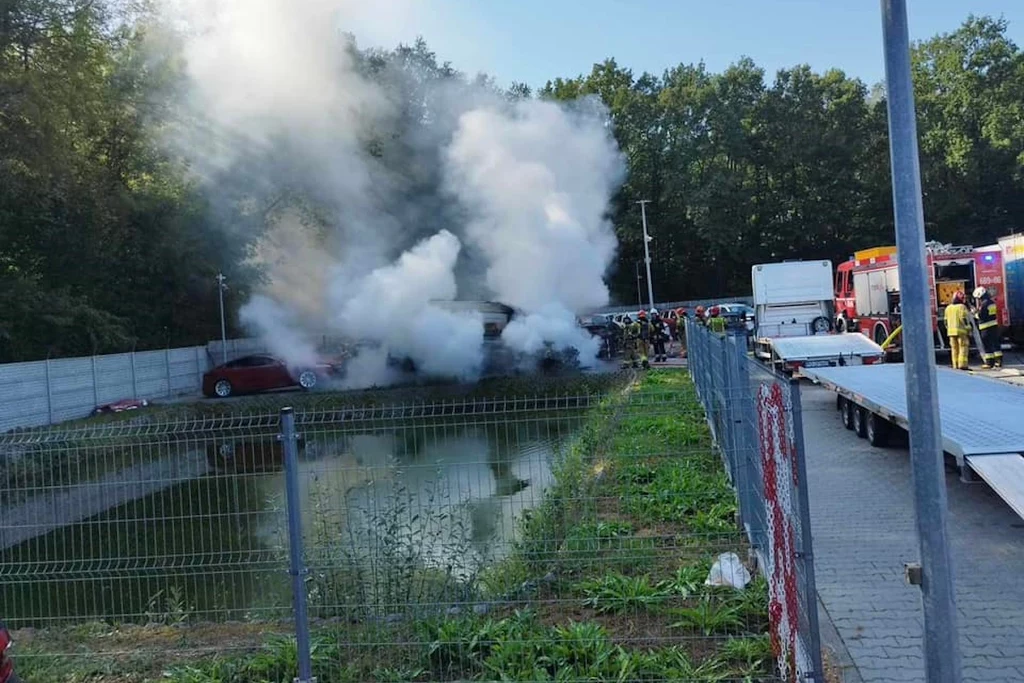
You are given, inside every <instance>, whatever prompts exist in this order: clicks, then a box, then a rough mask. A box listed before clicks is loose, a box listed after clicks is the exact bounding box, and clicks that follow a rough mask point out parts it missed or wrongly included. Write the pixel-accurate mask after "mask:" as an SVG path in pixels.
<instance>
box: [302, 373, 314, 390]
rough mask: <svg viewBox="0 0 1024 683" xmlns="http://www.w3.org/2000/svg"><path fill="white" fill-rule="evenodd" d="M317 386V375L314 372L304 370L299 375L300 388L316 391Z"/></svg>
mask: <svg viewBox="0 0 1024 683" xmlns="http://www.w3.org/2000/svg"><path fill="white" fill-rule="evenodd" d="M316 384H317V376H316V373H315V372H313V371H312V370H303V371H302V372H300V373H299V386H300V387H302V388H303V389H305V390H306V391H309V390H310V389H315V388H316Z"/></svg>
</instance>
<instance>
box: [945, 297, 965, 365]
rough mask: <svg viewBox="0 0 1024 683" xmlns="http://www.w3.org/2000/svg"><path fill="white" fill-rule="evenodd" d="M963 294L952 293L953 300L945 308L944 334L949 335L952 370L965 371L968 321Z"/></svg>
mask: <svg viewBox="0 0 1024 683" xmlns="http://www.w3.org/2000/svg"><path fill="white" fill-rule="evenodd" d="M965 298H966V297H965V296H964V293H963V292H954V293H953V300H952V301H951V302H950V304H949V305H948V306H946V314H945V318H946V334H948V335H949V349H950V355H951V356H952V361H953V369H954V370H967V369H968V367H967V366H968V360H967V353H968V348H969V346H970V339H971V337H970V329H971V328H970V324H971V323H970V321H969V320H968V319H967V306H965V305H964V299H965Z"/></svg>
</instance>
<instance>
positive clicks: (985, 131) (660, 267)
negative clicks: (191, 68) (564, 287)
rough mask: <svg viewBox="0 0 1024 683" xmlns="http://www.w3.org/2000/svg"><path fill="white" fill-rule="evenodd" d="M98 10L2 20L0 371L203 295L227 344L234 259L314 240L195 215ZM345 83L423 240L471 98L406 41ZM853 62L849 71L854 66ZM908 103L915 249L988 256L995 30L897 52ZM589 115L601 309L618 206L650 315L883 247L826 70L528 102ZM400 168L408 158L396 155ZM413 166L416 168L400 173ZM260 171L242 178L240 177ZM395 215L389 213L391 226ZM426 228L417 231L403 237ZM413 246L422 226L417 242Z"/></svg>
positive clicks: (1017, 193)
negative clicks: (912, 124) (605, 113)
mask: <svg viewBox="0 0 1024 683" xmlns="http://www.w3.org/2000/svg"><path fill="white" fill-rule="evenodd" d="M124 6H130V5H125V4H124V3H112V4H106V3H103V2H99V1H96V0H90V1H85V0H8V1H7V2H4V3H0V362H9V361H15V360H32V359H38V358H45V357H47V356H54V357H56V356H62V355H76V354H89V353H93V352H99V353H102V352H109V351H120V350H125V349H130V348H132V347H133V346H135V347H137V348H140V349H141V348H160V347H163V346H165V345H185V344H194V343H204V342H205V341H207V340H209V339H213V338H216V337H218V336H219V332H220V329H219V313H218V300H217V294H218V292H217V284H216V281H215V276H216V275H217V273H218V272H223V273H224V274H225V275H226V276H227V277H228V281H229V284H230V289H229V290H228V292H227V304H228V306H227V308H228V317H229V326H230V327H232V328H235V319H236V312H237V308H238V306H239V305H240V304H241V303H242V302H243V301H244V300H245V297H246V295H247V292H249V291H251V290H252V288H254V287H255V286H257V285H258V284H259V283H260V280H261V277H262V274H261V271H260V269H259V268H258V267H257V266H256V265H254V263H253V260H252V257H253V254H254V244H255V241H256V240H257V239H258V238H259V236H260V235H261V234H262V232H263V230H264V229H265V228H266V226H267V224H268V223H269V222H271V221H272V220H273V218H274V215H275V212H278V211H281V210H284V209H286V208H287V209H295V208H296V207H298V208H299V209H301V210H302V211H304V212H306V213H308V214H310V216H311V221H312V222H313V223H314V224H315V223H316V222H317V221H325V222H328V223H329V221H330V218H329V217H327V216H325V215H323V213H322V212H320V211H319V210H318V209H319V208H322V205H319V204H318V200H319V199H320V198H318V197H303V196H301V192H297V191H296V188H294V187H287V186H274V185H270V186H267V185H266V184H263V185H259V186H258V191H255V192H254V190H253V187H252V186H249V187H244V186H242V185H241V184H239V183H233V182H231V179H232V178H237V177H240V176H242V175H244V174H241V173H236V172H235V171H238V170H239V169H231V171H232V173H231V174H230V175H231V178H228V177H225V178H224V179H223V182H220V183H218V185H217V188H218V194H217V195H216V196H211V195H210V194H208V193H206V192H204V189H203V188H202V187H200V186H199V185H198V184H197V183H196V181H195V180H194V179H193V176H192V174H191V173H190V170H189V167H188V165H187V163H186V161H185V160H184V159H182V158H178V157H177V156H175V155H174V154H172V153H170V152H169V151H168V149H169V148H168V146H167V145H166V144H165V142H166V141H165V140H164V139H162V137H161V136H162V135H163V134H164V132H165V131H166V129H167V128H168V127H169V126H172V125H175V124H176V123H178V124H180V121H175V117H176V116H179V115H180V112H179V111H178V110H177V108H176V107H175V98H176V97H177V95H178V93H179V90H178V87H179V85H180V81H181V78H182V75H181V64H180V62H179V61H176V60H174V59H163V60H156V59H153V56H152V54H151V53H149V52H148V51H147V49H146V39H147V30H148V27H149V26H150V24H149V23H148V17H147V15H146V14H144V13H140V14H129V13H126V12H124V11H122V10H119V11H114V10H113V9H111V8H112V7H118V8H120V7H124ZM351 49H352V50H353V51H355V52H356V54H357V56H358V63H359V66H360V69H361V70H362V71H363V72H364V73H365V75H366V76H367V77H368V78H372V79H375V80H376V81H377V82H378V83H380V84H381V85H382V86H383V87H386V88H388V89H389V91H390V94H391V97H392V98H393V100H394V101H400V102H403V103H405V104H406V105H407V106H405V107H403V110H402V111H403V115H402V116H401V117H398V118H396V120H394V121H392V122H391V125H393V126H394V129H393V130H388V131H380V135H379V136H378V137H377V138H375V139H373V140H368V141H367V143H366V144H367V145H368V149H367V153H368V154H369V155H371V156H373V157H375V158H377V159H378V160H379V161H380V163H381V164H384V165H387V166H388V167H389V169H390V171H392V172H393V173H394V174H396V175H398V176H405V177H407V178H409V181H408V183H407V185H406V187H408V190H409V192H415V193H420V194H422V195H423V196H424V197H426V198H428V199H432V200H433V201H425V202H420V203H419V204H420V205H421V206H426V207H430V206H433V207H435V208H436V209H437V210H436V211H433V210H432V211H430V212H427V213H429V214H430V215H431V216H434V218H433V220H435V221H440V222H443V221H445V220H453V219H456V217H457V216H458V215H459V214H458V212H457V211H451V212H450V213H449V209H446V208H445V206H444V202H443V201H442V198H443V188H442V187H441V185H442V183H441V180H440V174H439V173H438V172H437V171H436V167H435V161H436V160H434V159H428V158H424V157H423V154H422V150H421V149H418V148H416V147H415V144H416V143H415V141H416V140H422V139H424V138H429V137H435V138H436V136H429V135H423V133H422V131H421V130H420V129H422V128H424V127H429V126H439V125H447V126H450V125H452V122H450V121H441V122H439V121H437V120H435V117H432V116H431V114H430V112H431V110H432V107H431V103H430V102H429V97H430V95H429V93H430V92H431V89H430V88H424V87H423V86H424V85H425V84H430V83H436V82H440V81H452V82H460V83H470V82H473V83H474V84H475V85H476V86H479V85H481V84H483V85H484V86H485V87H493V85H492V84H490V82H489V81H488V80H487V79H486V78H481V77H477V79H470V78H468V77H467V76H465V75H464V74H461V73H459V72H458V71H456V70H455V69H454V68H452V66H451V65H449V64H447V63H443V62H438V60H437V58H436V56H435V55H434V53H433V52H431V51H430V50H429V49H428V47H427V46H426V45H425V44H424V43H422V41H421V42H418V43H417V44H415V45H413V46H402V47H399V48H397V49H395V50H392V51H379V50H371V51H358V50H356V48H355V47H354V46H352V47H351ZM866 49H868V48H866ZM914 68H915V78H916V87H917V90H918V107H919V121H920V123H919V125H920V137H921V152H922V168H923V174H924V186H925V211H926V220H927V223H928V231H929V236H930V237H931V238H934V239H939V240H943V241H952V242H958V243H970V242H973V243H982V242H990V241H992V240H994V239H995V238H996V237H997V236H999V235H1002V234H1006V233H1008V232H1011V231H1012V230H1014V229H1017V228H1019V227H1020V225H1021V217H1022V216H1024V191H1022V190H1024V177H1022V169H1024V154H1022V150H1024V55H1022V53H1021V51H1020V50H1019V49H1018V48H1017V46H1016V45H1014V44H1013V43H1012V42H1011V41H1009V40H1008V38H1007V36H1006V25H1005V24H1004V23H1002V22H1000V21H995V20H991V19H985V18H981V19H976V18H971V19H969V20H968V21H967V22H966V23H965V24H964V25H963V26H962V27H961V28H960V29H958V30H957V31H956V32H954V33H952V34H949V35H945V36H940V37H937V38H935V39H932V40H930V41H927V42H925V43H922V44H920V45H918V46H917V47H916V48H915V53H914ZM585 94H596V95H598V96H600V97H601V98H602V99H603V100H604V101H605V103H606V104H607V105H608V107H609V109H610V110H611V115H612V117H613V121H614V128H615V135H616V137H617V138H618V140H619V143H620V145H621V147H622V149H623V151H624V153H625V154H626V157H627V159H628V166H629V168H628V174H627V178H626V182H625V184H624V186H623V187H622V190H621V191H620V192H619V193H618V194H617V196H616V197H615V198H614V200H613V205H612V216H613V220H614V222H615V226H616V230H617V232H618V235H619V240H620V243H621V249H620V257H619V262H618V264H617V267H616V268H615V270H614V272H613V273H611V275H610V277H611V281H612V285H613V294H614V296H616V297H617V298H618V299H619V300H620V301H624V302H630V301H633V300H634V299H635V292H636V279H635V274H634V273H635V271H634V265H635V262H636V261H638V260H639V259H640V258H641V257H642V252H643V245H642V243H641V241H640V214H639V207H637V206H636V204H635V203H634V202H635V201H636V200H638V199H650V200H652V203H651V204H650V205H649V206H648V218H649V221H650V227H651V232H652V234H653V235H654V238H655V240H654V241H653V242H652V244H651V246H652V248H653V257H654V263H653V267H654V280H655V285H656V289H657V292H656V294H657V295H658V296H659V298H662V297H664V298H670V299H676V298H691V297H703V296H715V295H720V294H725V293H741V292H744V291H747V290H748V289H749V282H748V279H749V267H750V265H751V264H752V263H755V262H759V261H769V260H776V259H783V258H817V257H828V258H832V259H843V258H845V257H846V256H847V255H848V254H849V253H850V252H851V251H852V250H853V249H855V248H858V247H863V246H867V245H872V244H877V243H887V242H891V241H892V231H893V226H892V214H891V199H890V189H889V175H888V146H887V145H888V142H887V139H886V112H885V105H884V93H882V92H881V90H880V89H878V88H875V89H874V90H869V88H868V87H867V86H866V85H864V84H863V83H861V82H860V81H858V80H855V79H850V78H847V77H846V76H845V75H844V74H843V73H841V72H839V71H830V72H828V73H825V74H816V73H814V72H812V71H811V70H810V69H808V68H806V67H797V68H794V69H791V70H786V71H782V72H780V73H778V74H777V75H776V76H775V78H774V80H773V81H771V82H770V84H769V83H767V82H766V76H765V74H764V72H763V70H761V69H759V68H758V67H757V66H756V65H755V64H754V63H753V62H751V61H750V60H746V59H744V60H740V61H739V62H737V63H736V64H735V65H733V66H732V67H730V68H729V69H727V70H726V71H725V72H723V73H720V74H715V73H710V72H709V71H708V70H707V69H706V68H704V66H703V65H680V66H678V67H674V68H672V69H670V70H668V71H666V72H665V73H664V74H663V75H662V76H660V77H658V76H653V75H650V74H642V75H640V76H637V75H635V74H633V73H632V72H631V71H629V70H628V69H625V68H622V67H620V66H619V65H618V64H616V62H615V61H614V60H608V61H606V62H604V63H602V64H598V65H595V67H594V69H593V71H592V72H591V73H590V74H589V75H586V76H580V77H577V78H570V79H555V80H553V81H551V82H550V83H548V85H547V86H546V87H545V88H543V89H542V91H541V92H539V93H530V92H529V90H528V89H527V88H525V87H524V86H522V85H515V86H513V88H511V89H510V90H509V92H508V93H506V95H507V96H508V97H510V98H515V97H529V96H539V97H549V98H555V99H562V100H567V99H572V98H575V97H578V96H580V95H585ZM410 155H412V156H410ZM410 158H414V159H415V163H416V164H417V168H414V169H410V168H408V166H410ZM245 163H247V164H250V165H252V166H254V167H255V166H258V165H259V164H260V163H261V159H260V158H258V157H257V158H251V159H247V160H245ZM413 204H415V203H414V202H410V205H413ZM421 219H422V220H424V221H426V220H429V216H427V215H426V214H424V215H423V216H418V217H414V222H417V221H420V220H421ZM427 227H430V226H427Z"/></svg>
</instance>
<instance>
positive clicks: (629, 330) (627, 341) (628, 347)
mask: <svg viewBox="0 0 1024 683" xmlns="http://www.w3.org/2000/svg"><path fill="white" fill-rule="evenodd" d="M635 326H636V323H634V322H633V319H632V318H630V317H629V316H628V315H625V316H623V317H622V346H623V348H622V367H624V368H628V367H630V366H633V367H634V368H635V367H636V366H637V357H636V331H637V330H636V329H635Z"/></svg>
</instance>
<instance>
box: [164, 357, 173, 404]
mask: <svg viewBox="0 0 1024 683" xmlns="http://www.w3.org/2000/svg"><path fill="white" fill-rule="evenodd" d="M164 365H165V366H166V367H167V397H168V398H170V397H171V396H174V391H172V390H171V349H170V347H168V348H167V349H165V350H164Z"/></svg>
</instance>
